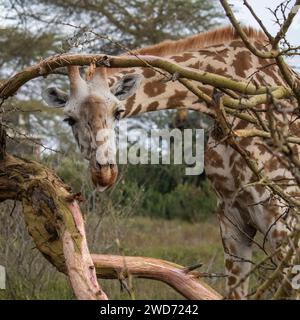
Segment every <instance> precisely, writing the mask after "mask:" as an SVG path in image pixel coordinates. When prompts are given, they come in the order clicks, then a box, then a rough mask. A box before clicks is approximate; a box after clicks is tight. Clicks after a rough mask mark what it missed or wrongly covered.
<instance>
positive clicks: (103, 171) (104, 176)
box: [90, 158, 118, 192]
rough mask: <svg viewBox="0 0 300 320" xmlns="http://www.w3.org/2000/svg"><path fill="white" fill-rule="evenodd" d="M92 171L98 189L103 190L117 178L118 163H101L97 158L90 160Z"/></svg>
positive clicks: (93, 180)
mask: <svg viewBox="0 0 300 320" xmlns="http://www.w3.org/2000/svg"><path fill="white" fill-rule="evenodd" d="M90 173H91V178H92V182H93V184H94V186H95V187H96V189H97V191H99V192H103V191H105V190H106V189H109V188H110V187H111V186H113V185H114V183H115V182H116V180H117V177H118V166H117V165H116V164H104V165H100V164H98V163H97V161H96V159H95V158H94V159H93V160H91V161H90Z"/></svg>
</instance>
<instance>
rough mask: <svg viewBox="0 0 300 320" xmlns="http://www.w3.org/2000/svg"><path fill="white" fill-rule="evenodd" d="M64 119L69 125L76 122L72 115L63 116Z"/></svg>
mask: <svg viewBox="0 0 300 320" xmlns="http://www.w3.org/2000/svg"><path fill="white" fill-rule="evenodd" d="M64 121H65V122H67V124H68V125H69V126H71V127H72V126H74V124H75V123H76V120H75V119H74V118H72V117H68V118H65V119H64Z"/></svg>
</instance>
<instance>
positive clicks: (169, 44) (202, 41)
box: [107, 25, 267, 75]
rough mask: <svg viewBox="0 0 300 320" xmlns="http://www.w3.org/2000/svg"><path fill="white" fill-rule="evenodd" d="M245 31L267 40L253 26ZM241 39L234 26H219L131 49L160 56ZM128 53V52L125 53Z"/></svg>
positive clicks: (245, 28)
mask: <svg viewBox="0 0 300 320" xmlns="http://www.w3.org/2000/svg"><path fill="white" fill-rule="evenodd" d="M242 29H243V31H244V32H245V33H246V35H247V37H248V38H251V39H256V40H260V41H266V40H267V39H266V36H265V34H264V33H263V32H262V31H260V30H257V29H255V28H253V27H245V26H244V27H243V28H242ZM236 39H240V36H239V34H238V33H237V32H236V30H235V29H234V28H233V26H231V25H229V26H224V27H218V28H215V29H212V30H209V31H206V32H202V33H198V34H196V35H193V36H189V37H186V38H183V39H179V40H165V41H162V42H160V43H158V44H154V45H150V46H147V47H144V48H139V49H135V50H132V51H131V54H140V55H152V56H158V57H166V56H170V55H173V54H179V53H182V52H188V51H197V50H200V49H204V48H206V47H209V46H212V45H217V44H223V43H225V42H230V41H232V40H236ZM124 54H127V53H124ZM120 70H122V69H120V68H108V70H107V73H108V75H113V74H114V73H116V72H119V71H120Z"/></svg>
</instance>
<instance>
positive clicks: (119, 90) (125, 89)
mask: <svg viewBox="0 0 300 320" xmlns="http://www.w3.org/2000/svg"><path fill="white" fill-rule="evenodd" d="M141 80H142V76H141V75H139V74H127V75H125V76H124V77H123V78H122V79H120V80H119V81H117V82H116V83H115V84H114V85H113V86H112V87H111V88H110V90H111V92H112V93H113V94H114V95H115V96H116V97H117V98H118V99H119V100H126V99H128V98H129V97H130V96H132V95H133V94H134V93H135V92H136V90H137V89H138V87H139V85H140V83H141Z"/></svg>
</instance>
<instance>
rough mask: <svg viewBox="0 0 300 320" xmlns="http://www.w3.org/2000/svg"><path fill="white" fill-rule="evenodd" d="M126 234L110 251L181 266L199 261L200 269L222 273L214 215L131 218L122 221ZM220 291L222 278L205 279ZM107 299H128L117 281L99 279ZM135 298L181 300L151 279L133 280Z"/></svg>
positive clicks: (222, 286)
mask: <svg viewBox="0 0 300 320" xmlns="http://www.w3.org/2000/svg"><path fill="white" fill-rule="evenodd" d="M124 223H126V226H125V228H126V234H125V235H124V236H123V238H121V239H119V241H120V244H121V248H122V249H121V250H120V248H118V246H117V245H116V246H115V247H114V248H111V249H110V253H116V254H120V252H121V253H123V254H124V255H135V256H145V257H154V258H161V259H165V260H168V261H172V262H175V263H178V264H181V265H184V266H188V265H193V264H195V263H198V262H201V263H203V266H202V267H201V269H200V270H201V271H205V272H214V273H223V271H224V267H223V249H222V244H221V240H220V236H219V228H218V222H217V221H216V219H215V218H211V219H209V220H208V221H204V222H201V223H188V222H183V221H180V220H162V219H151V218H147V217H134V218H129V219H126V221H124ZM205 281H206V282H207V283H209V284H210V285H211V286H213V287H214V288H215V289H216V290H218V291H219V292H223V288H224V279H222V278H213V279H208V278H207V279H205ZM101 284H102V286H103V288H104V290H105V291H106V292H107V294H108V295H109V297H110V299H128V298H130V296H129V295H128V293H127V292H126V291H123V292H122V291H121V290H120V285H119V283H118V282H117V281H116V280H101ZM133 290H134V295H135V297H136V299H180V298H182V297H181V296H179V295H178V294H177V293H176V292H174V290H173V289H171V288H169V287H168V286H166V285H165V284H162V283H160V282H157V281H153V280H144V279H134V280H133Z"/></svg>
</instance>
